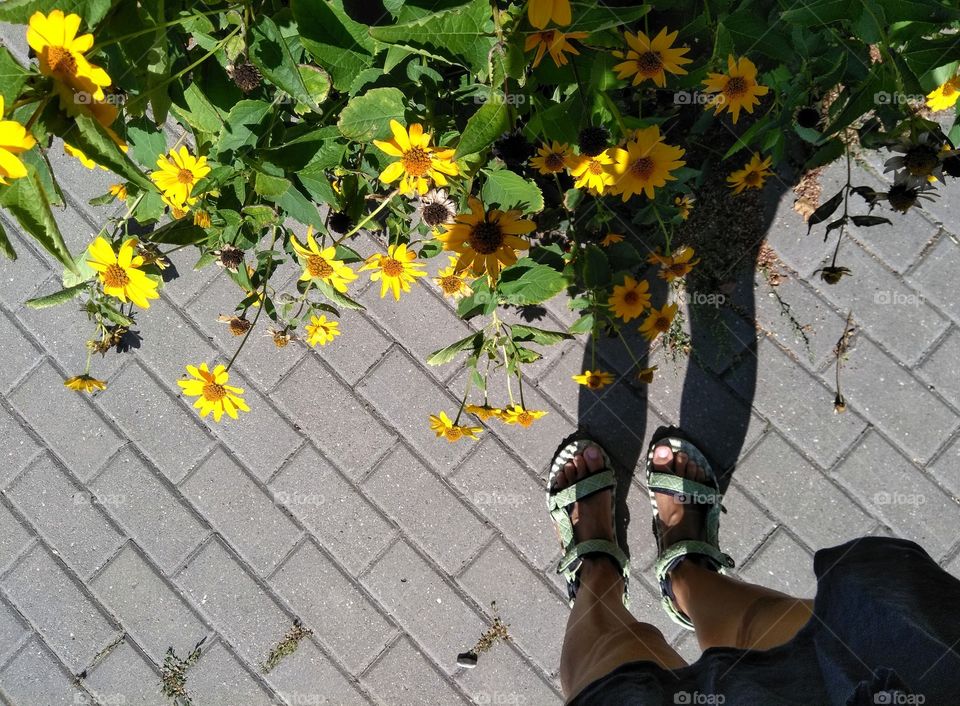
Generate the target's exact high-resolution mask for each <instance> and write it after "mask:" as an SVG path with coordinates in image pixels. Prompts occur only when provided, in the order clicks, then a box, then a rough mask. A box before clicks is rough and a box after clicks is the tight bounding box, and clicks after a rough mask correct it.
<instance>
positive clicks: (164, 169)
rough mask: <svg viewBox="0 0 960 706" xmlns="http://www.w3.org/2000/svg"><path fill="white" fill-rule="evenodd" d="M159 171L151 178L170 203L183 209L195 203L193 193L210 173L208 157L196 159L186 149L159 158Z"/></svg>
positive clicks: (171, 151)
mask: <svg viewBox="0 0 960 706" xmlns="http://www.w3.org/2000/svg"><path fill="white" fill-rule="evenodd" d="M157 166H158V167H159V169H158V170H157V171H155V172H151V174H150V178H151V179H152V180H153V183H154V184H156V185H157V188H158V189H160V191H162V192H163V195H164V196H166V197H167V198H168V199H170V201H172V202H173V203H175V204H177V205H179V206H180V207H181V208H183V207H184V206H185V205H190V204H192V203H193V202H194V201H193V200H192V199H191V192H192V191H193V187H194V186H195V185H196V183H197V182H198V181H200V180H201V179H203V178H204V177H205V176H207V174H209V173H210V167H209V165H208V164H207V158H206V157H194V156H193V155H192V154H190V151H189V150H188V149H187V148H186V147H181V148H180V150H179V151H177V150H175V149H173V150H170V153H169V155H165V154H162V155H160V156H159V157H158V158H157Z"/></svg>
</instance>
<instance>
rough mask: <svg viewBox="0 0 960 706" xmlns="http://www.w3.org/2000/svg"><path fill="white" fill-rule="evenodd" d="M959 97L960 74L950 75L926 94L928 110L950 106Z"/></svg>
mask: <svg viewBox="0 0 960 706" xmlns="http://www.w3.org/2000/svg"><path fill="white" fill-rule="evenodd" d="M958 98H960V75H958V76H952V77H951V78H948V79H947V80H946V81H944V82H943V83H942V84H941V85H939V86H937V87H936V88H935V89H933V90H932V91H931V92H930V93H928V94H927V107H928V108H929V109H930V110H933V111H938V110H946V109H947V108H952V107H953V106H954V105H955V104H956V102H957V99H958Z"/></svg>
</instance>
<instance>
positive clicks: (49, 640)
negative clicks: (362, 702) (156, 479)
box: [2, 545, 117, 703]
mask: <svg viewBox="0 0 960 706" xmlns="http://www.w3.org/2000/svg"><path fill="white" fill-rule="evenodd" d="M2 583H3V587H4V588H5V589H6V591H7V595H8V596H9V598H10V600H11V601H13V603H14V604H15V605H16V606H17V608H18V609H19V610H20V612H21V613H23V615H24V616H25V617H26V618H27V620H29V621H30V623H31V624H32V625H33V626H34V627H36V629H37V631H38V632H39V633H40V635H41V636H42V637H43V639H44V641H45V642H46V644H47V645H48V646H50V647H51V648H52V649H53V650H55V651H56V652H57V654H58V655H59V656H60V659H62V660H63V662H64V663H65V664H66V665H67V667H68V668H69V669H70V671H72V672H74V673H77V672H80V671H81V670H82V669H83V668H84V667H86V666H88V665H89V664H90V661H91V660H92V659H93V657H94V656H95V655H96V654H97V653H99V652H100V650H101V649H103V648H104V647H105V646H106V645H108V644H110V643H111V642H113V639H114V638H115V637H116V634H117V630H116V629H115V628H114V627H113V626H112V625H111V624H110V622H108V620H107V618H106V617H105V616H104V614H103V613H102V612H101V609H100V607H99V606H98V605H97V604H96V603H94V602H93V601H92V600H91V599H90V597H89V596H88V595H87V594H86V593H85V592H83V591H82V590H81V589H80V588H79V587H78V586H77V584H76V583H75V582H74V579H73V578H71V577H70V576H69V575H68V574H67V573H66V571H65V570H64V569H63V567H61V566H60V564H59V563H58V562H57V561H56V560H55V559H54V558H53V556H52V555H51V554H50V553H49V552H48V551H47V550H46V549H45V548H44V547H42V546H41V545H35V546H34V547H33V548H32V549H31V550H30V552H29V553H28V554H27V555H26V556H25V557H24V558H23V559H21V561H20V563H19V564H17V565H16V566H15V567H14V568H13V569H12V570H11V571H10V572H9V573H8V574H7V575H6V576H5V577H4V579H3V582H2ZM27 703H30V702H27ZM40 703H43V702H40Z"/></svg>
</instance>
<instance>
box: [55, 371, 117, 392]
mask: <svg viewBox="0 0 960 706" xmlns="http://www.w3.org/2000/svg"><path fill="white" fill-rule="evenodd" d="M63 385H64V387H69V388H70V389H71V390H76V391H77V392H96V391H97V390H106V389H107V382H106V381H105V380H97V379H96V378H95V377H91V376H89V375H87V374H83V375H74V376H73V377H72V378H67V379H66V380H64V381H63Z"/></svg>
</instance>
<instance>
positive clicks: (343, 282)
mask: <svg viewBox="0 0 960 706" xmlns="http://www.w3.org/2000/svg"><path fill="white" fill-rule="evenodd" d="M290 244H291V245H293V249H294V250H295V251H296V253H297V254H298V255H299V256H300V261H301V262H302V263H303V267H304V270H303V274H302V275H300V279H301V280H303V281H306V280H308V279H318V280H320V281H322V282H329V283H330V284H331V285H333V288H334V289H336V290H337V291H338V292H346V291H347V285H348V284H349V283H350V282H352V281H353V280H355V279H356V278H357V273H356V272H354V271H353V270H351V269H350V268H349V267H347V266H346V265H345V264H344V263H343V260H338V259H337V249H336V248H335V247H333V246H332V245H331V246H330V247H327V248H322V249H321V248H320V246H319V245H318V244H317V239H316V238H314V237H313V226H308V227H307V244H306V245H303V244H301V243H300V242H299V241H298V240H297V239H296V238H295V237H291V238H290Z"/></svg>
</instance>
